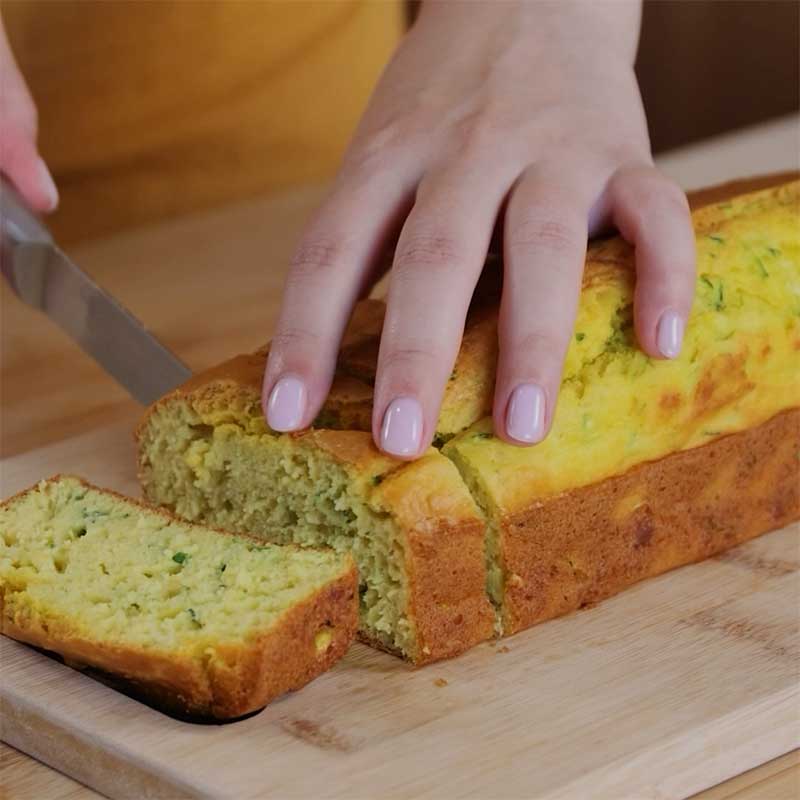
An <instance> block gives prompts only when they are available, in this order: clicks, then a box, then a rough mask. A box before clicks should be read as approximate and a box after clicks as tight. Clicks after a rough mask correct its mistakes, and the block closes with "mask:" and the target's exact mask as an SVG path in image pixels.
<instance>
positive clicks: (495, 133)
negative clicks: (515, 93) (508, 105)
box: [454, 106, 507, 154]
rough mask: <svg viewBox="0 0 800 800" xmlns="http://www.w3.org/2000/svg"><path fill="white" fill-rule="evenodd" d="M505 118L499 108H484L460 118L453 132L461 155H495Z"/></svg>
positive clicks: (504, 114) (502, 110) (504, 125)
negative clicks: (492, 153)
mask: <svg viewBox="0 0 800 800" xmlns="http://www.w3.org/2000/svg"><path fill="white" fill-rule="evenodd" d="M506 116H507V114H506V113H505V111H504V109H502V108H501V107H493V106H486V107H483V108H480V109H476V110H475V111H472V112H471V113H469V114H467V115H465V116H464V117H462V118H461V119H460V120H459V121H458V122H457V123H456V125H455V130H454V135H455V140H456V141H457V142H458V143H459V149H460V150H461V151H462V153H468V154H475V153H487V152H494V153H496V152H497V143H498V140H499V139H500V138H501V135H502V134H501V131H502V130H503V129H504V128H505V127H506V125H507V122H506Z"/></svg>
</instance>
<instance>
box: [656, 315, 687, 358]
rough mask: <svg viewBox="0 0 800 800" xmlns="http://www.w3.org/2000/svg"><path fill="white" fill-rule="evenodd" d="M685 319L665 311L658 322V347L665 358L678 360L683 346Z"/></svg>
mask: <svg viewBox="0 0 800 800" xmlns="http://www.w3.org/2000/svg"><path fill="white" fill-rule="evenodd" d="M684 328H685V323H684V321H683V318H682V317H681V316H680V315H679V314H676V313H675V312H674V311H665V312H664V313H663V314H662V315H661V319H660V320H659V321H658V328H657V330H656V345H657V346H658V351H659V352H660V353H661V355H662V356H664V358H677V357H678V356H679V355H680V353H681V345H682V344H683V331H684Z"/></svg>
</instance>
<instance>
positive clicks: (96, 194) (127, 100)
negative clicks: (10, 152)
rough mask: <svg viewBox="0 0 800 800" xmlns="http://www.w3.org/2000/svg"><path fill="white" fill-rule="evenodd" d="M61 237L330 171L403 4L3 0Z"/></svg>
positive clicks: (390, 45) (385, 54) (393, 40)
mask: <svg viewBox="0 0 800 800" xmlns="http://www.w3.org/2000/svg"><path fill="white" fill-rule="evenodd" d="M3 17H4V19H5V21H6V25H7V29H8V34H9V39H10V41H11V44H12V46H13V48H14V50H15V52H16V55H17V58H18V61H19V63H20V68H21V69H22V72H23V74H24V75H25V76H26V78H27V80H28V83H29V85H30V88H31V92H32V94H33V96H34V98H35V100H36V102H37V104H38V107H39V120H40V125H39V127H40V143H41V148H42V152H43V153H44V156H45V158H46V159H47V161H48V163H49V164H50V165H51V168H52V169H53V171H54V173H55V178H56V182H57V184H58V186H59V190H60V192H61V199H62V203H61V208H60V209H59V211H58V212H57V213H56V214H55V215H54V217H53V218H52V223H51V224H52V226H53V229H54V231H55V232H56V233H57V234H58V236H59V237H60V238H61V239H62V240H63V241H76V240H79V239H86V238H88V237H92V236H97V235H99V234H107V233H109V232H111V231H113V230H119V229H123V228H131V227H133V226H136V225H141V224H144V223H147V222H152V221H154V220H163V219H164V218H166V217H167V216H169V215H175V214H179V213H187V212H189V211H193V210H198V209H202V208H208V207H210V206H217V205H219V204H221V203H227V202H233V201H235V200H240V199H242V198H245V197H252V196H253V195H255V194H261V193H263V192H266V191H270V190H274V189H277V188H285V187H287V186H290V185H295V184H297V183H298V182H300V181H310V180H320V179H322V178H323V177H325V176H329V175H331V174H332V173H333V171H334V169H335V168H336V166H337V164H338V162H339V159H340V158H341V155H342V152H343V150H344V147H345V145H346V144H347V141H348V139H349V138H350V135H351V134H352V131H353V129H354V128H355V126H356V124H357V122H358V119H359V117H360V115H361V112H362V111H363V109H364V106H365V105H366V102H367V99H368V97H369V95H370V93H371V92H372V89H373V86H374V84H375V82H376V81H377V79H378V76H379V75H380V72H381V70H382V69H383V67H384V66H385V64H386V62H387V61H388V60H389V58H390V56H391V53H392V52H393V50H394V47H395V45H396V44H397V42H398V40H399V38H400V35H401V33H402V30H403V27H404V16H403V8H402V4H401V3H400V2H399V0H382V2H368V1H366V0H269V2H263V1H262V2H253V1H252V0H251V1H250V2H219V1H218V0H211V1H210V2H209V0H192V2H190V3H187V2H183V0H150V2H139V0H115V2H113V3H110V2H107V1H106V0H59V1H58V2H53V1H52V0H24V1H23V2H20V0H5V1H4V3H3Z"/></svg>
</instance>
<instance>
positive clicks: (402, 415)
mask: <svg viewBox="0 0 800 800" xmlns="http://www.w3.org/2000/svg"><path fill="white" fill-rule="evenodd" d="M421 441H422V406H420V404H419V402H418V401H417V400H415V399H414V398H413V397H398V398H397V399H396V400H392V402H391V403H389V406H388V407H387V409H386V411H385V412H384V415H383V425H382V426H381V449H382V450H383V451H384V452H386V453H390V454H391V455H393V456H413V455H415V454H416V453H417V452H419V445H420V442H421Z"/></svg>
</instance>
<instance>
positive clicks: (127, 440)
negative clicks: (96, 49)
mask: <svg viewBox="0 0 800 800" xmlns="http://www.w3.org/2000/svg"><path fill="white" fill-rule="evenodd" d="M134 421H135V419H128V420H122V421H120V422H118V423H116V424H115V425H113V426H110V427H108V428H101V429H98V430H95V431H90V432H89V433H85V434H81V435H80V436H78V437H75V438H73V439H68V440H64V441H62V442H58V443H56V444H53V445H50V446H47V447H41V448H37V449H35V450H31V451H28V452H27V453H23V454H20V455H18V456H16V457H14V458H11V459H7V460H5V461H4V463H3V471H2V486H1V487H0V490H1V491H2V494H3V496H7V495H9V494H11V493H13V492H16V491H17V490H19V489H20V488H22V487H24V486H28V485H30V484H31V483H33V482H35V481H36V480H37V479H38V478H40V477H41V476H42V475H45V474H49V473H54V472H77V473H78V474H80V475H82V476H85V477H86V478H88V479H89V480H90V481H93V482H97V483H101V484H102V485H104V486H108V487H110V488H112V489H116V490H118V491H122V492H124V493H127V494H133V495H135V494H137V490H138V486H137V481H136V476H135V469H134V458H133V446H132V441H131V436H130V432H131V428H132V426H133V423H134ZM798 533H800V526H798V525H793V526H790V527H788V528H786V529H784V530H783V531H779V532H775V533H772V534H769V535H766V536H763V537H761V538H759V539H757V540H755V541H753V542H750V543H748V544H746V545H744V546H742V547H740V548H737V549H736V550H734V551H731V552H730V553H727V554H722V555H721V556H719V557H716V558H712V559H709V560H707V561H704V562H702V563H700V564H696V565H693V566H690V567H686V568H683V569H680V570H676V571H674V572H672V573H670V574H667V575H663V576H661V577H659V578H656V579H654V580H650V581H646V582H644V583H641V584H639V585H637V586H636V587H634V588H632V589H630V590H628V591H626V592H623V593H622V594H620V595H618V596H616V597H614V598H612V599H611V600H609V601H607V602H604V603H601V604H599V605H597V606H596V607H594V608H592V609H588V610H585V611H582V612H579V613H576V614H571V615H569V616H567V617H563V618H561V619H558V620H555V621H553V622H549V623H545V624H543V625H539V626H537V627H536V628H534V629H532V630H530V631H526V632H524V633H521V634H519V635H517V636H515V637H512V638H510V639H507V640H503V641H501V642H499V643H487V644H484V645H481V646H479V647H477V648H475V649H473V650H471V651H469V652H468V653H466V654H464V655H463V656H461V657H459V658H457V659H453V660H452V661H448V662H443V663H438V664H435V665H431V666H430V667H427V668H421V669H416V670H415V669H413V668H411V667H410V666H409V665H407V664H405V663H404V662H402V661H400V660H399V659H397V658H394V657H393V656H390V655H387V654H385V653H381V652H378V651H375V650H372V649H371V648H368V647H366V646H364V645H361V644H356V645H354V646H353V647H352V648H351V649H350V651H349V653H348V654H347V656H346V657H345V658H344V659H343V661H341V662H339V663H338V664H337V665H336V666H335V667H334V668H333V669H332V670H331V671H330V672H328V673H326V674H325V675H323V676H321V677H320V678H319V679H317V680H316V681H314V682H313V683H311V684H310V685H309V686H307V687H306V688H304V689H303V690H302V691H301V692H298V693H296V694H293V695H290V696H286V697H284V698H282V699H281V700H279V701H277V702H275V703H273V704H272V705H270V706H269V707H268V708H266V709H265V710H264V711H263V712H261V713H260V714H258V715H257V716H255V717H252V718H250V719H247V720H244V721H242V722H237V723H233V724H230V725H225V726H197V725H190V724H187V723H184V722H179V721H176V720H173V719H171V718H169V717H167V716H165V715H163V714H161V713H160V712H158V711H155V710H152V709H150V708H148V707H147V706H144V705H142V704H141V703H139V702H137V701H135V700H132V699H130V698H128V697H126V696H124V695H122V694H119V693H118V692H115V691H114V690H113V689H110V688H108V687H107V686H104V685H102V684H100V683H97V682H96V681H94V680H93V679H92V678H91V677H89V676H87V675H83V674H81V673H80V672H77V671H75V670H73V669H70V668H69V667H66V666H64V665H63V664H61V663H59V662H58V661H56V660H54V659H52V658H49V657H47V656H45V655H43V654H41V653H39V652H37V651H35V650H33V649H31V648H29V647H27V646H25V645H21V644H18V643H17V642H13V641H11V640H9V639H5V638H0V663H1V664H2V673H3V681H2V683H1V684H0V711H1V712H2V720H3V732H2V738H3V739H5V740H6V741H7V742H8V743H9V744H11V745H12V746H15V747H18V748H20V749H22V750H24V751H25V752H28V753H31V754H32V755H34V756H36V757H37V758H40V759H42V760H44V761H46V762H47V763H49V764H52V765H53V766H55V767H56V768H58V769H60V770H61V771H63V772H66V773H67V774H69V775H70V776H72V777H74V778H76V779H78V780H79V781H81V782H82V783H86V784H88V785H90V786H92V787H93V788H95V789H97V790H98V791H100V792H102V793H104V794H107V795H109V796H111V797H146V796H159V797H176V796H198V797H214V798H228V797H229V798H245V797H257V796H277V797H283V798H293V797H294V798H308V797H337V798H338V797H342V798H345V797H347V798H350V797H367V796H370V794H371V792H373V791H374V790H375V787H380V794H381V795H382V796H385V797H409V796H411V797H440V796H442V795H444V796H447V797H480V798H485V797H487V796H493V797H497V798H514V797H540V798H579V797H592V798H600V799H602V798H609V800H611V799H612V798H620V797H625V798H627V797H658V798H662V797H663V798H682V797H687V796H689V795H691V794H693V793H695V792H697V791H699V790H701V789H705V788H708V787H709V786H712V785H714V784H716V783H719V782H720V781H722V780H725V779H727V778H730V777H732V776H734V775H736V774H738V773H739V772H741V771H743V770H746V769H749V768H752V767H754V766H757V765H758V764H760V763H763V762H765V761H767V760H770V759H772V758H775V757H777V756H779V755H782V754H783V753H786V752H788V751H789V750H791V749H793V748H795V747H797V746H798V743H800V727H799V726H798V722H799V720H798V709H800V680H799V677H798V670H797V664H798V663H800V631H798V626H797V608H796V603H795V600H796V597H797V592H798V588H800V584H799V583H798V577H799V576H800V552H799V551H798V547H797V543H798ZM221 765H224V767H222V766H221Z"/></svg>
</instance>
